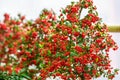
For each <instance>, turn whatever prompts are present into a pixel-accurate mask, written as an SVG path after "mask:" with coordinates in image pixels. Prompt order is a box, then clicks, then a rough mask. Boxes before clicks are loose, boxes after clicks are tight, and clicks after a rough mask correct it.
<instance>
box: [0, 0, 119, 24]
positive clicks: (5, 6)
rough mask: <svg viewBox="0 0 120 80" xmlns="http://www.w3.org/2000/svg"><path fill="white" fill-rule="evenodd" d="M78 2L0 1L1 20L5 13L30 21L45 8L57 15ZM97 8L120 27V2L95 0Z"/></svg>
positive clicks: (57, 0) (107, 22)
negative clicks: (23, 16) (23, 17)
mask: <svg viewBox="0 0 120 80" xmlns="http://www.w3.org/2000/svg"><path fill="white" fill-rule="evenodd" d="M71 1H78V0H0V20H2V19H3V14H4V13H9V14H10V15H12V16H13V17H15V16H17V14H18V13H21V14H23V15H26V17H27V18H28V19H35V18H37V17H38V16H39V14H40V12H41V10H42V9H43V8H47V9H51V8H52V9H53V10H54V11H55V12H56V13H57V14H59V13H58V12H59V10H60V9H61V8H62V7H65V6H66V5H68V4H70V2H71ZM93 1H94V4H95V5H96V6H97V8H98V9H97V10H98V12H99V16H100V17H101V18H103V22H105V23H106V24H108V25H120V9H119V7H120V0H93Z"/></svg>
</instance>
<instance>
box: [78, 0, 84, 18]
mask: <svg viewBox="0 0 120 80" xmlns="http://www.w3.org/2000/svg"><path fill="white" fill-rule="evenodd" d="M81 1H82V0H79V6H80V10H79V13H78V18H79V19H80V16H81V12H82V9H83V8H82V7H81Z"/></svg>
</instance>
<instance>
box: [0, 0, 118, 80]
mask: <svg viewBox="0 0 120 80" xmlns="http://www.w3.org/2000/svg"><path fill="white" fill-rule="evenodd" d="M85 9H86V10H88V13H87V14H86V15H85V16H84V18H80V15H81V12H82V10H85ZM4 17H5V18H4V20H3V21H2V22H0V74H1V75H7V76H9V78H11V79H6V80H19V79H21V80H22V79H23V78H26V79H28V80H45V79H46V78H48V77H50V76H54V77H60V78H61V79H63V80H76V79H77V78H79V79H82V80H91V79H93V78H98V77H100V76H102V75H103V76H104V77H107V78H109V79H113V77H114V75H115V74H116V73H117V69H115V70H113V69H112V67H111V66H110V62H111V60H110V59H109V54H108V52H109V50H110V49H111V48H112V49H113V50H116V49H117V48H118V47H117V45H116V43H115V42H114V40H113V39H112V38H111V35H109V34H108V29H107V26H106V25H105V24H104V23H102V20H101V18H99V17H98V13H97V11H96V7H95V6H94V5H93V1H92V0H81V1H80V2H72V3H71V5H68V6H67V7H66V8H65V9H61V14H60V16H59V17H56V15H55V14H54V12H53V11H49V10H46V9H44V10H43V11H42V13H41V14H40V16H39V17H38V18H37V19H36V20H31V21H30V20H26V19H25V16H21V15H19V16H18V18H16V19H13V18H11V17H10V16H9V14H7V13H6V14H5V15H4ZM12 76H13V77H12ZM15 76H16V77H15ZM0 77H1V76H0ZM4 78H5V77H4Z"/></svg>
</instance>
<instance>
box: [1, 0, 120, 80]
mask: <svg viewBox="0 0 120 80" xmlns="http://www.w3.org/2000/svg"><path fill="white" fill-rule="evenodd" d="M71 1H78V0H0V21H2V20H3V15H4V13H8V14H10V15H11V16H12V17H13V18H14V17H17V14H18V13H21V14H22V15H25V16H26V18H27V19H32V20H33V19H35V18H37V17H38V16H39V14H40V13H41V11H42V9H44V8H47V9H53V10H54V12H55V13H56V14H57V15H59V10H60V9H61V8H64V7H65V6H66V5H68V4H70V2H71ZM93 1H94V4H95V5H96V6H97V11H98V13H99V17H101V18H102V19H103V22H104V23H106V24H107V25H109V26H111V27H112V29H111V30H114V28H115V27H116V26H117V27H118V29H120V9H119V7H120V0H93ZM83 15H84V12H83ZM118 29H116V30H118ZM116 30H115V31H113V32H110V34H111V35H112V36H113V39H114V40H115V41H116V43H117V44H118V46H119V47H120V32H119V31H120V30H119V31H118V32H116ZM119 57H120V48H119V49H118V50H117V51H112V50H111V51H110V58H111V60H112V62H111V65H112V66H113V67H114V68H120V64H119V61H120V58H119ZM94 80H107V79H105V78H102V77H101V78H99V79H94ZM113 80H120V73H119V75H117V76H116V77H115V78H114V79H113Z"/></svg>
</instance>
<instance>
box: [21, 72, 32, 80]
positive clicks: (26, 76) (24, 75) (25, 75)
mask: <svg viewBox="0 0 120 80" xmlns="http://www.w3.org/2000/svg"><path fill="white" fill-rule="evenodd" d="M20 76H22V77H23V78H26V79H30V80H31V77H30V76H28V74H26V73H23V74H21V75H20Z"/></svg>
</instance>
